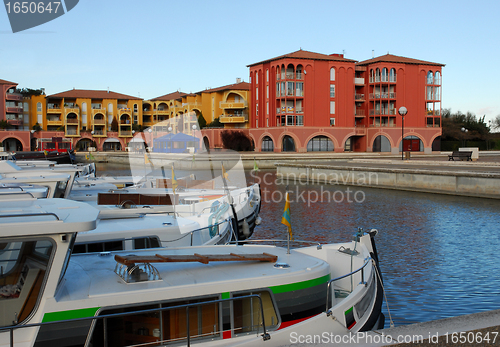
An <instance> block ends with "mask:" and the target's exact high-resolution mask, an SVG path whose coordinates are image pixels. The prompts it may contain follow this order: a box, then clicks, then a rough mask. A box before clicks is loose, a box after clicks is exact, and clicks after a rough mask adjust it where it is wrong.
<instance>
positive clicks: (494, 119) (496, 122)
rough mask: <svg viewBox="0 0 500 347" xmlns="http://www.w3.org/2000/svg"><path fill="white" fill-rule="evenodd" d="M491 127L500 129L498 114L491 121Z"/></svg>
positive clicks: (499, 116)
mask: <svg viewBox="0 0 500 347" xmlns="http://www.w3.org/2000/svg"><path fill="white" fill-rule="evenodd" d="M491 127H492V128H493V129H495V130H497V129H500V114H499V115H497V116H496V117H495V118H493V121H492V122H491Z"/></svg>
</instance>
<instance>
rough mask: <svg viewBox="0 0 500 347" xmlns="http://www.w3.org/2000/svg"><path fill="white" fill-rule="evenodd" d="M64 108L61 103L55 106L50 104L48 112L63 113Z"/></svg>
mask: <svg viewBox="0 0 500 347" xmlns="http://www.w3.org/2000/svg"><path fill="white" fill-rule="evenodd" d="M61 112H62V110H61V107H60V106H59V105H53V106H50V105H49V106H48V107H47V113H52V114H54V113H61Z"/></svg>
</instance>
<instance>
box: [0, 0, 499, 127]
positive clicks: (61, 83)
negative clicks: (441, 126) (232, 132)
mask: <svg viewBox="0 0 500 347" xmlns="http://www.w3.org/2000/svg"><path fill="white" fill-rule="evenodd" d="M499 13H500V1H498V0H489V1H482V0H476V1H462V0H458V1H454V2H450V1H440V0H432V1H430V0H418V1H414V0H404V1H401V0H399V1H384V0H380V1H335V0H325V1H316V0H309V1H304V0H302V1H295V0H287V1H281V0H265V1H264V0H253V1H226V0H221V1H217V0H214V1H207V0H201V1H198V0H192V1H186V2H183V1H168V0H141V1H131V0H80V2H79V3H78V5H77V6H76V7H75V8H74V9H73V10H71V11H70V12H68V13H67V14H65V15H63V16H61V17H59V18H56V19H55V20H53V21H51V22H48V23H45V24H43V25H40V26H38V27H35V28H32V29H28V30H26V31H23V32H19V33H16V34H13V33H12V31H11V28H10V24H9V21H8V18H7V14H6V10H4V9H0V57H1V58H0V61H1V64H0V79H5V80H9V81H13V82H16V83H19V87H21V88H33V89H37V88H45V89H46V93H47V94H49V95H50V94H54V93H58V92H62V91H65V90H68V89H72V88H76V89H102V90H105V89H107V88H109V89H110V90H113V91H115V92H118V93H123V94H128V95H133V96H140V97H141V98H144V99H150V98H154V97H157V96H160V95H164V94H167V93H170V92H173V91H176V90H178V89H180V90H181V91H183V92H197V91H200V90H203V89H205V88H207V87H211V88H215V87H219V86H223V85H226V84H231V83H234V82H235V80H236V78H237V77H240V78H242V79H243V80H244V81H248V79H249V78H248V75H249V73H248V68H247V67H246V66H247V65H248V64H252V63H255V62H258V61H261V60H265V59H268V58H272V57H275V56H279V55H282V54H286V53H289V52H293V51H296V50H298V49H300V48H302V49H304V50H309V51H313V52H318V53H323V54H331V53H342V52H344V53H345V57H346V58H349V59H354V60H358V61H362V60H366V59H370V58H371V57H372V50H374V52H375V56H379V55H383V54H386V53H387V52H389V53H391V54H395V55H400V56H405V57H410V58H415V59H421V60H427V61H432V62H437V63H442V64H445V65H446V66H445V67H444V68H443V93H442V94H443V95H442V101H443V105H442V106H443V108H451V110H452V112H456V111H461V112H464V113H465V112H467V111H470V112H473V113H474V114H476V115H477V116H482V115H486V119H487V120H488V119H491V118H493V117H495V116H496V115H500V95H499V94H500V93H499V92H500V87H499V84H498V83H499V81H500V66H499V65H498V62H499V57H500V24H499V19H498V14H499Z"/></svg>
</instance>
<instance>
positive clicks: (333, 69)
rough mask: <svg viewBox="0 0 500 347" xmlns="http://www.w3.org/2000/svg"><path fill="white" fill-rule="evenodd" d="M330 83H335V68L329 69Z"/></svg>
mask: <svg viewBox="0 0 500 347" xmlns="http://www.w3.org/2000/svg"><path fill="white" fill-rule="evenodd" d="M330 81H335V68H334V67H332V68H331V69H330Z"/></svg>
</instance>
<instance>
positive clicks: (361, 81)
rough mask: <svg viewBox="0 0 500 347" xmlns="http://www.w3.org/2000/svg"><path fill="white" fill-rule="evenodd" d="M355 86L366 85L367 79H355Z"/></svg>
mask: <svg viewBox="0 0 500 347" xmlns="http://www.w3.org/2000/svg"><path fill="white" fill-rule="evenodd" d="M354 84H363V85H364V84H365V79H364V78H362V77H355V78H354Z"/></svg>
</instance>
